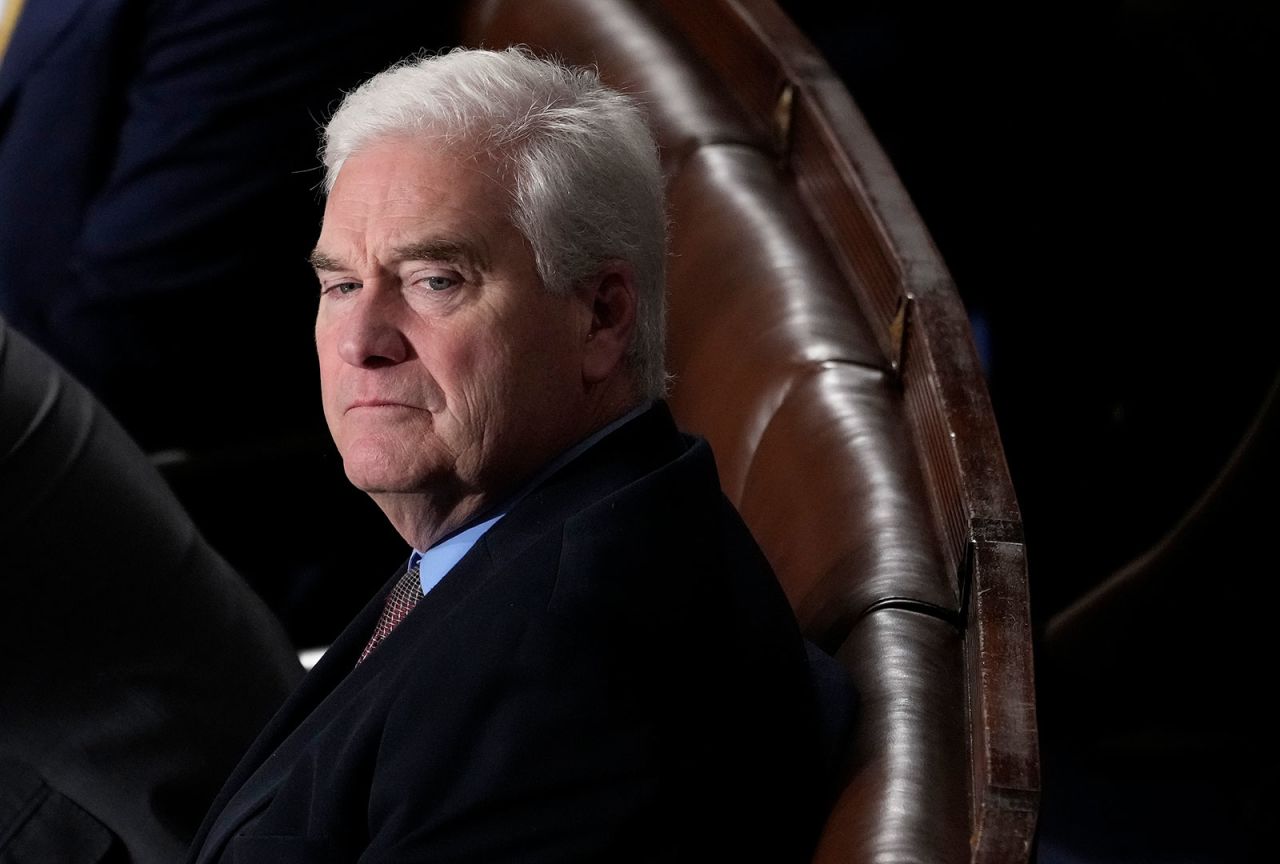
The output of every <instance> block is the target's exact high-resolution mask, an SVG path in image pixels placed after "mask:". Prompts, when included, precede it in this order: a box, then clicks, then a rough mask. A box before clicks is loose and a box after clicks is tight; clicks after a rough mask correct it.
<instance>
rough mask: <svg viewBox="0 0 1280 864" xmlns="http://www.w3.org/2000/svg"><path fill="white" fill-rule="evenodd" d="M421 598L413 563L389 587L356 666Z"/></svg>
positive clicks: (416, 566)
mask: <svg viewBox="0 0 1280 864" xmlns="http://www.w3.org/2000/svg"><path fill="white" fill-rule="evenodd" d="M421 599H422V579H421V578H420V577H419V575H418V565H417V564H415V565H414V566H412V567H410V568H409V569H408V570H406V571H405V572H404V575H403V576H401V577H400V579H399V580H398V581H397V582H396V584H395V587H394V588H392V589H391V593H390V594H388V595H387V602H386V605H384V606H383V607H382V614H381V615H379V616H378V626H376V627H374V628H373V635H372V636H370V637H369V644H368V645H365V646H364V651H362V652H360V659H359V660H357V661H356V665H357V666H359V665H360V664H361V663H363V662H364V658H366V657H368V656H369V655H370V654H371V653H372V652H373V649H374V648H377V647H378V645H379V644H380V643H381V642H382V640H383V639H386V638H387V636H388V635H390V633H391V631H392V630H394V629H396V625H398V624H399V623H400V622H401V621H403V620H404V618H405V616H406V615H408V614H409V613H410V612H411V611H413V607H414V606H417V605H418V601H419V600H421Z"/></svg>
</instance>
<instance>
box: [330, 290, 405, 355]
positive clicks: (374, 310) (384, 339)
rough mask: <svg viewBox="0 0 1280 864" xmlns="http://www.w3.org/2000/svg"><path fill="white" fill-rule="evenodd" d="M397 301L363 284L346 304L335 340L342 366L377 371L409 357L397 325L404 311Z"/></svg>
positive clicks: (385, 292)
mask: <svg viewBox="0 0 1280 864" xmlns="http://www.w3.org/2000/svg"><path fill="white" fill-rule="evenodd" d="M396 299H397V295H396V294H395V293H394V292H391V291H384V290H380V286H376V285H370V284H366V285H365V286H364V287H362V288H361V289H360V291H359V292H358V293H357V295H356V296H355V297H352V298H349V299H348V300H347V301H346V302H347V303H348V304H349V305H348V306H347V308H346V310H345V313H346V314H344V315H343V316H342V323H341V324H340V325H339V326H340V327H341V333H340V335H339V338H338V356H340V357H341V358H342V360H343V361H344V362H345V363H348V364H350V365H352V366H358V367H360V368H362V369H376V368H378V367H381V366H394V365H396V364H397V363H403V362H404V361H405V360H407V359H408V358H409V354H410V350H409V342H408V339H406V338H405V335H404V332H403V330H402V329H401V327H400V324H399V322H400V313H401V312H402V311H403V310H402V309H401V308H400V305H399V304H398V303H397V302H396Z"/></svg>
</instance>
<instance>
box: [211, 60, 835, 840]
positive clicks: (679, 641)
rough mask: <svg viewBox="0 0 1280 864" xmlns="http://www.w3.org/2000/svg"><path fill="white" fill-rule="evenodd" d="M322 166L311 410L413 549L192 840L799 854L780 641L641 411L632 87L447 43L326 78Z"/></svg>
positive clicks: (745, 545) (789, 655)
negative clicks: (628, 92) (332, 105)
mask: <svg viewBox="0 0 1280 864" xmlns="http://www.w3.org/2000/svg"><path fill="white" fill-rule="evenodd" d="M324 159H325V164H326V166H327V168H328V177H327V188H328V191H329V197H328V203H327V207H326V211H325V217H324V224H323V228H322V230H321V232H320V238H319V241H318V243H317V246H316V249H315V252H314V253H313V255H312V263H313V265H314V266H315V268H316V271H317V274H318V277H319V281H320V301H319V312H318V315H317V321H316V344H317V347H318V350H319V354H320V369H321V389H322V393H323V401H324V409H325V414H326V418H327V420H328V423H329V427H330V430H331V432H332V433H333V437H334V440H335V441H336V442H337V445H338V449H339V451H340V452H341V454H342V458H343V462H344V466H345V469H346V473H347V476H348V477H349V478H350V479H351V481H352V482H353V483H354V484H355V485H357V486H359V487H360V488H361V489H364V490H365V491H366V492H368V493H369V494H370V495H371V496H372V497H373V499H374V500H375V501H376V503H377V504H378V506H379V507H380V508H381V509H382V510H383V512H384V513H385V514H386V516H387V518H388V519H389V520H390V521H391V522H392V524H393V525H394V526H395V527H396V529H397V530H398V531H399V533H400V534H401V535H402V536H403V537H404V539H405V540H406V541H407V542H408V543H409V544H410V545H411V546H412V547H413V548H414V549H415V550H418V551H415V552H414V553H413V555H412V556H411V558H410V563H409V565H408V567H407V569H404V570H403V571H402V573H401V574H398V575H397V576H396V577H394V578H393V579H392V580H391V582H390V583H389V584H388V586H387V589H386V590H385V591H384V592H383V593H382V594H381V595H380V596H379V597H377V598H376V599H375V600H374V601H373V602H372V603H371V604H370V605H369V606H368V607H367V608H366V609H365V611H364V612H362V613H361V614H360V615H359V617H357V619H356V620H355V621H354V622H353V623H352V624H351V626H350V627H349V628H348V629H347V631H346V632H345V633H344V634H343V635H342V636H341V637H340V638H339V639H338V640H337V642H336V643H335V644H334V645H333V646H332V647H331V648H330V650H329V652H328V653H327V654H326V656H325V657H324V658H323V659H322V660H321V662H320V663H319V665H318V666H317V667H316V668H315V669H314V670H313V671H312V673H311V674H310V675H309V676H308V678H307V679H306V680H305V681H304V682H303V684H302V686H301V687H300V688H299V690H298V691H297V692H296V693H295V694H294V696H293V697H292V698H291V699H290V700H289V702H287V703H286V705H285V707H284V708H283V709H282V710H281V712H280V713H279V714H278V715H277V716H276V718H275V719H274V720H273V721H272V723H271V724H270V725H269V726H268V727H267V729H266V730H265V731H264V733H263V734H262V736H261V737H260V738H259V740H258V742H256V744H255V745H254V746H253V747H252V748H251V749H250V752H249V753H248V755H247V756H246V758H245V760H244V761H243V762H242V763H241V765H240V767H239V768H238V769H237V770H236V771H235V772H234V774H233V775H232V777H231V778H230V780H229V781H228V783H227V785H226V787H225V788H224V790H223V792H222V794H221V795H220V796H219V799H218V801H217V802H216V803H215V805H214V807H213V809H212V811H211V812H210V815H209V816H208V817H207V818H206V821H205V825H204V826H203V828H202V830H201V832H200V834H199V836H198V837H197V840H196V843H195V846H194V848H193V852H192V859H191V860H193V861H196V862H201V864H203V862H211V861H237V862H241V861H285V860H288V861H293V860H297V861H302V860H306V861H323V860H334V861H353V860H357V859H359V860H360V861H367V862H375V861H438V860H469V861H486V862H491V861H508V860H510V861H576V860H608V861H615V860H663V861H666V860H692V859H695V858H698V859H704V858H705V859H708V860H709V859H710V858H711V857H715V858H730V857H734V856H737V855H739V854H744V855H746V854H749V855H750V856H751V857H752V858H757V857H759V858H761V859H762V860H775V861H782V860H799V859H802V858H803V857H804V856H805V855H806V853H807V851H808V848H809V846H810V843H811V841H812V833H813V828H814V827H815V826H816V822H815V818H814V817H815V814H814V812H813V806H812V805H813V803H814V799H815V797H816V796H815V794H814V793H815V792H816V791H817V786H818V783H817V779H816V773H817V761H818V754H817V742H816V738H817V732H816V709H815V706H814V696H813V693H812V691H811V688H810V685H809V681H808V677H807V666H806V656H805V649H804V647H803V643H802V640H801V638H800V636H799V633H798V631H797V628H796V624H795V622H794V619H793V618H792V616H791V613H790V609H789V608H788V606H787V604H786V600H785V598H784V596H783V595H782V592H781V590H780V589H779V587H778V585H777V583H776V580H775V579H774V576H773V574H772V573H771V571H770V570H769V567H768V565H767V563H766V562H765V561H764V559H763V557H762V555H761V554H760V552H759V550H758V549H757V547H756V546H755V544H754V543H753V541H752V540H751V538H750V536H749V534H748V533H747V531H746V529H745V527H744V526H743V524H742V522H741V520H740V519H739V517H738V516H737V514H736V513H735V512H733V510H732V508H731V507H730V506H729V505H728V503H727V502H726V500H725V499H724V497H723V495H722V494H721V493H720V490H719V484H718V479H717V477H716V473H715V466H714V463H713V460H712V457H711V454H710V452H709V450H708V448H707V446H706V444H705V442H701V441H695V440H691V439H688V438H686V437H684V436H682V435H681V434H680V433H679V432H678V431H677V430H676V428H675V426H674V425H673V423H672V420H671V417H670V414H669V413H668V411H667V409H666V407H665V405H664V404H663V403H662V402H661V399H660V397H661V395H662V393H663V390H664V386H665V373H664V371H663V365H662V356H663V315H664V308H663V268H664V257H665V240H664V233H665V224H664V223H665V217H664V213H663V201H662V192H661V189H662V180H661V174H660V171H659V167H658V161H657V155H656V152H655V146H654V144H653V141H652V138H651V136H650V134H649V132H648V130H647V128H646V127H645V125H644V122H643V119H642V117H641V115H640V112H639V110H638V108H637V107H636V105H635V104H634V103H633V102H632V101H631V100H629V99H627V98H626V97H624V96H622V95H620V94H618V93H616V92H613V91H610V90H608V89H606V88H604V87H602V86H601V85H600V83H599V81H598V80H597V78H596V77H595V75H594V74H593V73H590V72H587V71H584V70H570V69H566V68H563V67H560V66H557V65H554V64H551V63H547V62H543V61H539V60H536V59H533V58H531V57H530V56H528V55H527V54H525V53H522V52H519V51H515V50H511V51H507V52H502V53H494V52H482V51H457V52H453V53H450V54H447V55H443V56H440V57H435V58H430V59H427V60H423V61H420V62H415V63H411V64H408V65H404V66H400V67H397V68H393V69H391V70H388V71H387V72H385V73H383V74H381V75H379V76H376V77H375V78H373V79H372V80H370V81H368V82H366V83H365V84H364V85H363V86H362V87H360V88H359V89H358V90H356V91H355V92H353V93H352V94H350V95H349V96H348V97H347V98H346V100H345V101H344V102H343V104H342V105H341V106H340V107H339V109H338V111H337V112H336V114H335V115H334V117H333V119H332V120H331V122H330V123H329V126H328V128H327V130H326V145H325V154H324ZM341 520H342V514H340V513H335V514H333V525H334V529H335V530H340V528H341V524H342V523H341ZM419 598H420V599H419ZM406 610H409V611H408V612H407V614H406Z"/></svg>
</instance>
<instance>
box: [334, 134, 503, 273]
mask: <svg viewBox="0 0 1280 864" xmlns="http://www.w3.org/2000/svg"><path fill="white" fill-rule="evenodd" d="M510 200H511V199H510V194H509V192H508V191H507V188H506V187H505V185H504V184H503V183H502V182H501V181H500V180H499V179H498V176H497V168H496V166H495V164H494V162H493V160H492V159H489V158H488V157H483V156H481V157H473V156H468V155H466V154H458V153H456V152H451V151H447V150H443V149H439V148H434V147H432V146H431V145H430V144H429V143H424V142H422V141H413V140H409V139H405V138H400V137H388V138H382V139H378V140H375V141H373V142H371V143H369V144H367V145H365V146H364V147H362V148H361V149H359V150H357V151H356V152H354V153H352V154H351V155H350V156H349V157H348V158H347V160H346V161H345V162H344V163H343V165H342V168H341V169H340V170H339V172H338V175H337V178H336V179H335V181H334V185H333V189H332V190H331V192H330V193H329V198H328V201H327V202H326V204H325V215H324V224H323V226H322V228H321V232H320V244H319V246H320V248H321V249H322V250H325V251H327V249H326V246H327V244H330V243H341V242H351V241H353V240H359V241H361V242H362V243H393V244H395V243H403V242H406V241H409V242H413V241H416V240H420V239H423V236H424V232H427V235H429V236H431V237H435V236H438V237H439V238H440V239H445V240H447V239H449V238H450V237H454V236H456V237H457V239H466V240H474V239H475V238H476V237H483V236H485V235H488V234H492V233H494V232H497V231H505V230H512V226H511V221H510V218H509V212H510Z"/></svg>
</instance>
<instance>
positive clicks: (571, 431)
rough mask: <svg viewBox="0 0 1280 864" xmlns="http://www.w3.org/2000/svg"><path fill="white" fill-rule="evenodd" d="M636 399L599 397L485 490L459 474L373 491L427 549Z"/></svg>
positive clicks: (414, 542)
mask: <svg viewBox="0 0 1280 864" xmlns="http://www.w3.org/2000/svg"><path fill="white" fill-rule="evenodd" d="M639 404H640V403H639V401H638V400H637V399H635V398H634V397H628V398H617V399H610V400H601V401H599V402H597V403H596V405H595V406H593V407H594V408H595V409H596V410H593V411H591V412H589V413H588V414H587V419H586V420H584V421H583V422H582V423H580V424H574V425H573V426H571V427H569V428H566V429H565V430H564V432H563V434H561V435H560V436H558V437H557V438H556V439H555V440H554V441H552V442H549V443H548V444H547V445H546V446H544V447H542V448H539V450H540V453H541V457H540V458H535V459H527V460H525V461H524V464H523V465H522V466H521V467H520V468H518V469H516V470H513V471H510V472H503V473H504V474H505V475H506V478H507V479H506V480H505V481H503V482H498V483H487V484H485V487H484V488H483V489H477V488H465V487H463V485H462V484H461V483H459V482H457V478H453V482H452V483H451V482H449V481H448V480H446V481H443V482H440V483H436V484H433V485H432V487H431V488H430V489H429V490H421V491H414V492H375V493H370V497H371V498H373V500H374V503H376V504H377V505H378V507H379V508H380V509H381V510H382V512H383V513H384V514H385V515H386V517H387V519H388V521H390V522H391V524H392V526H393V527H394V528H395V529H396V531H397V532H398V533H399V534H400V536H401V537H403V538H404V541H405V542H406V543H408V544H409V545H410V546H412V547H413V548H414V549H419V550H426V549H429V548H431V547H432V546H434V545H435V544H436V543H438V542H440V541H441V540H442V539H444V538H445V537H447V536H449V535H450V534H452V533H453V532H455V531H457V530H458V529H459V528H462V527H463V526H465V525H466V524H467V523H469V522H472V521H474V520H475V519H476V517H477V516H480V515H482V514H484V513H486V512H487V511H489V510H491V509H492V508H494V507H496V506H498V505H500V504H502V502H503V501H506V500H508V499H510V498H511V496H513V495H515V494H516V493H517V492H518V491H519V490H520V489H521V488H522V487H523V486H525V485H526V484H527V483H529V482H530V481H531V480H532V479H533V478H535V477H536V476H537V475H538V473H539V472H540V471H541V470H542V469H544V468H545V467H546V466H547V465H549V464H551V463H552V462H553V461H554V460H555V459H556V458H557V457H559V456H560V455H562V454H564V453H565V452H567V451H568V450H570V449H572V448H573V447H574V446H575V445H577V444H578V443H580V442H582V441H584V440H586V439H587V438H589V437H590V436H591V435H593V434H595V433H596V432H597V431H599V430H600V429H603V428H604V427H605V426H608V425H609V424H610V423H612V422H613V421H615V420H617V419H618V418H620V417H622V416H624V415H625V414H627V413H628V412H629V411H631V410H632V409H634V408H636V407H637V406H638V405H639Z"/></svg>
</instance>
